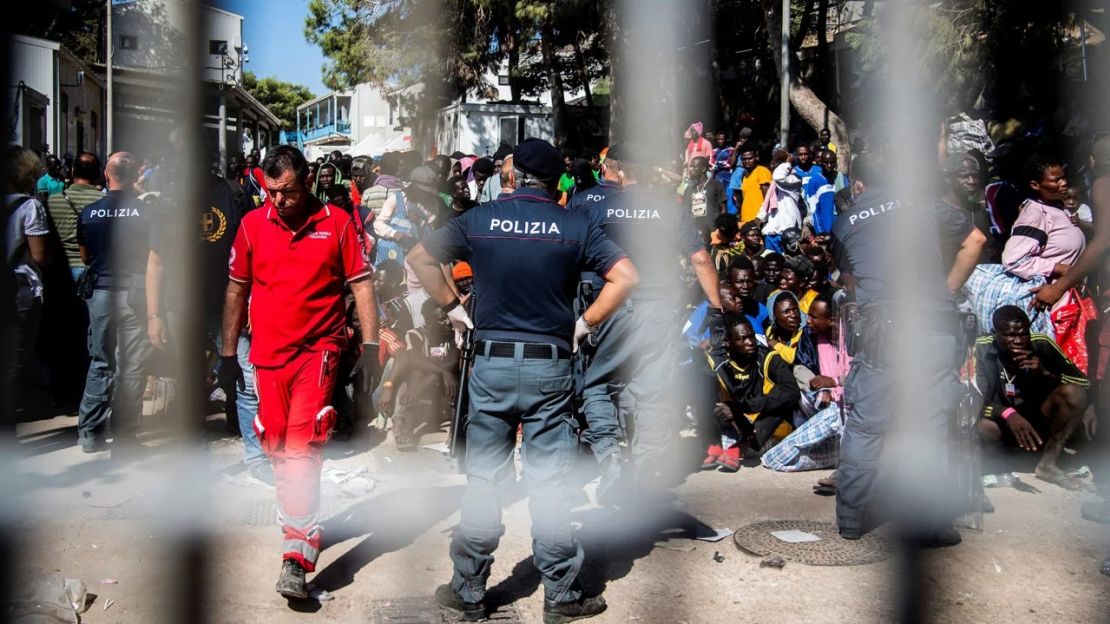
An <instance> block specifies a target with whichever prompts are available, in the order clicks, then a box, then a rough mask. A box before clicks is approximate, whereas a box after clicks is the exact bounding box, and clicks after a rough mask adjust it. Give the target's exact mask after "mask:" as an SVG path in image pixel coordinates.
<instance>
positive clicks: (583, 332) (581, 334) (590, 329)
mask: <svg viewBox="0 0 1110 624" xmlns="http://www.w3.org/2000/svg"><path fill="white" fill-rule="evenodd" d="M596 333H597V326H595V325H590V324H589V323H587V322H586V319H585V318H583V317H581V316H580V317H578V322H576V323H575V324H574V342H573V343H572V350H573V352H574V353H578V343H580V342H582V339H583V338H586V339H589V338H590V337H592V336H593V335H594V334H596Z"/></svg>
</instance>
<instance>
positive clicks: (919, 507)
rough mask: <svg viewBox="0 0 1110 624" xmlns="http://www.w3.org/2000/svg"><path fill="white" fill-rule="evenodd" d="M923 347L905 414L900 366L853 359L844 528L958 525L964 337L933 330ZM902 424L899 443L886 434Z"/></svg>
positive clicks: (844, 453) (839, 513)
mask: <svg viewBox="0 0 1110 624" xmlns="http://www.w3.org/2000/svg"><path fill="white" fill-rule="evenodd" d="M915 344H917V345H919V346H923V347H925V348H923V349H921V350H920V351H917V352H916V353H917V355H916V359H915V361H914V363H913V365H912V366H910V367H909V368H910V369H912V370H910V371H906V372H907V374H908V377H909V379H911V380H912V381H911V382H910V383H909V384H905V387H907V388H908V389H909V391H910V392H911V393H912V395H911V396H910V397H903V398H906V399H908V403H907V404H909V405H912V409H911V410H909V412H908V413H906V414H905V418H904V421H905V422H895V416H894V414H895V412H896V410H898V408H899V405H898V403H897V399H898V395H897V389H896V388H897V387H898V386H897V384H898V378H897V377H896V373H895V370H894V369H892V368H889V367H885V366H876V365H874V364H872V363H871V362H870V361H868V359H867V358H866V357H865V356H857V357H856V358H855V359H854V360H853V361H852V367H851V370H850V371H849V372H848V377H847V379H846V380H845V382H844V406H845V412H846V418H845V422H844V433H843V434H842V437H841V441H840V463H839V465H838V470H839V472H840V478H839V481H838V483H837V488H836V518H837V525H838V526H839V527H840V528H841V529H845V528H849V529H859V530H863V531H867V530H870V529H872V528H874V527H875V526H877V525H878V524H882V523H883V522H886V521H895V522H898V523H900V524H901V525H903V528H906V529H908V530H923V531H930V530H936V529H938V528H941V527H943V526H945V525H948V526H951V522H952V520H954V519H955V518H956V516H957V515H958V514H959V510H957V509H956V505H957V500H956V497H955V494H956V492H955V488H954V481H953V480H952V478H951V476H952V475H953V474H954V464H953V461H954V458H953V457H950V454H949V453H948V452H947V451H948V449H949V448H950V447H951V443H950V440H949V438H948V432H949V425H950V423H952V422H953V421H954V419H955V416H956V409H957V407H958V405H959V401H960V398H961V397H962V394H963V392H962V387H961V386H960V385H959V383H958V380H957V377H956V370H957V369H956V364H955V357H954V354H955V353H956V339H955V338H954V337H953V336H951V335H946V334H929V335H927V336H925V337H923V338H921V339H920V340H918V341H915ZM895 426H897V431H898V434H897V435H896V436H893V438H892V440H893V441H895V442H896V443H897V444H896V445H893V446H892V445H891V444H890V442H891V441H889V440H886V439H885V438H887V437H888V434H891V431H892V429H894V427H895Z"/></svg>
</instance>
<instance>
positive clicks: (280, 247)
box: [229, 197, 373, 367]
mask: <svg viewBox="0 0 1110 624" xmlns="http://www.w3.org/2000/svg"><path fill="white" fill-rule="evenodd" d="M308 201H309V202H310V207H309V210H311V211H312V214H311V215H310V216H309V217H308V220H307V221H305V224H304V226H302V227H301V229H299V230H297V231H296V232H294V231H293V230H291V229H289V226H287V225H285V222H284V221H282V220H281V218H280V217H279V216H278V212H277V209H276V208H274V207H273V204H271V203H270V202H269V201H267V202H266V203H265V204H263V205H262V206H261V207H260V208H259V209H258V210H252V211H250V212H248V213H247V214H246V216H244V217H243V221H242V223H241V224H240V226H239V232H238V234H236V236H235V242H234V243H233V244H232V248H231V261H230V262H229V266H230V277H231V279H233V280H235V281H236V282H241V283H243V284H250V286H251V294H250V297H251V299H250V312H249V314H250V322H251V354H250V360H251V362H253V363H254V364H255V365H256V366H262V367H278V366H282V365H283V364H285V363H286V362H288V361H289V360H291V359H292V358H293V357H294V356H295V355H297V354H298V353H300V352H302V351H306V350H308V351H321V350H324V349H328V348H335V349H341V348H342V347H343V345H344V344H345V343H346V341H347V334H346V308H345V307H344V298H343V285H344V283H345V282H350V281H354V280H357V279H359V278H363V277H366V276H368V275H370V274H371V273H372V272H373V269H372V268H371V267H370V265H369V264H367V262H366V259H365V258H364V256H363V253H362V242H361V241H360V240H359V236H358V232H357V230H356V228H355V223H354V220H353V219H352V218H351V215H349V214H347V213H346V212H344V211H343V210H342V209H340V208H337V207H336V206H332V205H330V204H321V203H320V202H319V200H317V199H316V198H314V197H312V198H309V200H308Z"/></svg>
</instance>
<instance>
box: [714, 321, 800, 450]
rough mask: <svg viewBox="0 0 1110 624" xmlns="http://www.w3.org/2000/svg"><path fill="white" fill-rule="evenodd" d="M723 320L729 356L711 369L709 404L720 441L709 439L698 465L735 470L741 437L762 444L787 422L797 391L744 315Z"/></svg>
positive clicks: (789, 373)
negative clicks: (716, 386)
mask: <svg viewBox="0 0 1110 624" xmlns="http://www.w3.org/2000/svg"><path fill="white" fill-rule="evenodd" d="M728 326H729V327H728V348H729V362H728V364H727V365H725V366H722V367H721V368H720V369H718V371H717V381H718V382H719V383H720V388H721V392H720V396H721V400H720V402H718V403H717V404H716V406H715V407H714V415H715V416H716V417H717V422H718V424H719V427H720V433H721V444H719V445H717V444H713V445H710V447H709V448H708V449H707V451H706V457H705V459H704V460H702V469H703V470H709V469H712V468H720V469H721V470H722V471H724V472H736V471H737V470H739V469H740V460H741V459H742V455H743V454H742V451H741V446H740V445H741V443H744V442H749V443H750V444H751V446H753V447H754V448H755V449H756V450H757V451H760V452H762V451H764V450H766V449H765V448H764V447H765V446H766V444H767V442H768V441H769V440H770V439H771V436H772V435H773V434H774V433H775V430H776V429H777V428H778V427H779V425H781V424H783V423H784V422H790V419H791V416H792V415H793V413H794V410H795V409H796V408H797V406H798V399H799V397H800V396H801V395H800V393H799V391H798V384H797V383H796V382H795V381H794V373H793V372H792V371H791V367H790V365H789V364H787V363H786V362H785V361H784V360H783V359H782V356H780V355H779V354H778V353H775V352H774V351H770V350H768V349H767V348H765V347H762V346H760V345H759V343H758V342H757V341H756V337H755V330H754V329H753V328H752V324H751V322H750V321H749V320H748V319H747V317H745V316H733V317H730V318H729V320H728Z"/></svg>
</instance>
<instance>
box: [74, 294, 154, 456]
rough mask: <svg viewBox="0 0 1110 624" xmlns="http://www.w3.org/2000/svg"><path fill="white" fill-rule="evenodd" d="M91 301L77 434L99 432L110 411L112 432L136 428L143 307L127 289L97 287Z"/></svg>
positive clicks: (143, 354) (143, 364)
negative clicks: (137, 307)
mask: <svg viewBox="0 0 1110 624" xmlns="http://www.w3.org/2000/svg"><path fill="white" fill-rule="evenodd" d="M88 306H89V356H90V357H91V358H92V361H91V362H90V363H89V372H88V375H87V376H86V377H85V392H84V395H83V396H82V397H81V406H80V408H79V411H78V417H77V439H78V440H79V441H81V442H86V441H89V442H91V441H92V440H95V439H97V438H103V437H104V436H105V435H106V433H107V427H108V418H109V415H110V416H111V420H112V431H113V432H114V433H115V436H116V438H121V437H123V438H126V437H132V436H134V435H135V433H136V432H138V429H139V425H140V421H141V418H142V412H143V390H144V389H145V387H146V374H147V370H146V368H147V360H148V358H149V356H150V349H151V347H150V339H149V338H148V337H147V334H146V321H145V320H144V319H143V318H142V316H143V314H142V311H141V310H140V311H138V312H136V310H135V309H134V308H132V307H131V305H130V304H129V303H128V302H127V290H108V289H97V290H95V291H94V292H93V296H92V298H91V299H89V301H88Z"/></svg>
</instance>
